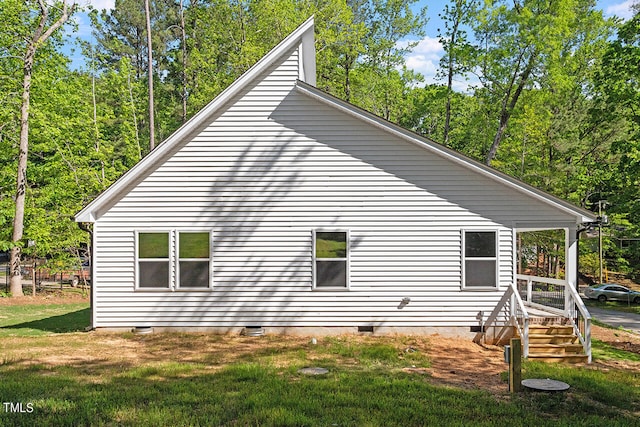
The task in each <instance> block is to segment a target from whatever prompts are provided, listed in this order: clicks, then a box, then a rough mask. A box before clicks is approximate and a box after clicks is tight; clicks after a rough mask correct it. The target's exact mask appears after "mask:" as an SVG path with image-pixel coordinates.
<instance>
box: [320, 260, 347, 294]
mask: <svg viewBox="0 0 640 427" xmlns="http://www.w3.org/2000/svg"><path fill="white" fill-rule="evenodd" d="M330 286H333V287H343V288H344V287H346V286H347V262H346V261H316V287H318V288H322V287H330Z"/></svg>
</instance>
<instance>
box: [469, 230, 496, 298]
mask: <svg viewBox="0 0 640 427" xmlns="http://www.w3.org/2000/svg"><path fill="white" fill-rule="evenodd" d="M461 233H462V236H461V243H462V247H461V260H462V263H461V267H462V268H461V271H462V289H463V290H473V291H477V290H491V291H495V290H496V289H499V288H500V230H498V229H495V228H494V229H487V228H483V229H463V230H461ZM467 233H493V234H494V236H495V241H494V244H495V249H494V250H495V256H493V257H469V258H467V255H466V253H467V242H466V240H467V239H466V236H467ZM467 260H475V261H494V262H495V277H496V281H495V283H494V284H493V285H487V286H473V285H471V286H467V283H466V282H467Z"/></svg>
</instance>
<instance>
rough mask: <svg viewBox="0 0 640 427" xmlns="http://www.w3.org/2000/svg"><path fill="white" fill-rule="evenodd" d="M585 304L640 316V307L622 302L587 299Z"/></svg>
mask: <svg viewBox="0 0 640 427" xmlns="http://www.w3.org/2000/svg"><path fill="white" fill-rule="evenodd" d="M584 303H585V305H586V306H587V307H597V308H604V309H607V310H615V311H621V312H624V313H635V314H640V305H639V304H634V303H630V304H629V303H626V302H620V301H607V302H600V301H596V300H592V299H585V300H584Z"/></svg>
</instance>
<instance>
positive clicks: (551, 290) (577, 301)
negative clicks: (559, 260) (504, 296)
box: [517, 274, 591, 363]
mask: <svg viewBox="0 0 640 427" xmlns="http://www.w3.org/2000/svg"><path fill="white" fill-rule="evenodd" d="M517 279H518V292H517V294H518V295H519V296H520V297H521V298H522V300H523V301H524V302H525V304H526V305H527V306H529V307H533V308H539V309H541V310H545V311H547V312H550V313H553V314H557V315H558V316H562V317H564V318H566V319H568V320H569V321H570V322H571V325H572V326H573V330H574V332H575V334H576V335H577V336H578V339H579V340H580V343H581V344H582V348H583V349H584V352H585V354H586V355H587V357H588V361H589V363H591V315H590V314H589V311H588V310H587V307H586V306H585V305H584V302H583V301H582V298H580V295H579V294H578V291H577V290H576V288H575V287H574V286H571V285H568V284H567V283H566V282H565V281H564V280H559V279H551V278H546V277H537V276H528V275H524V274H518V275H517Z"/></svg>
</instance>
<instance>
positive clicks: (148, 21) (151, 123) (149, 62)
mask: <svg viewBox="0 0 640 427" xmlns="http://www.w3.org/2000/svg"><path fill="white" fill-rule="evenodd" d="M144 16H145V20H146V26H147V70H148V79H149V151H153V149H154V148H155V146H156V136H155V130H154V129H155V125H154V119H153V115H154V108H153V47H152V46H153V45H152V43H151V12H150V11H149V0H144Z"/></svg>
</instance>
